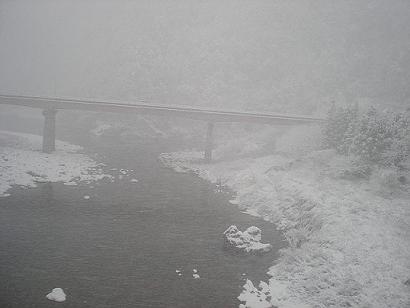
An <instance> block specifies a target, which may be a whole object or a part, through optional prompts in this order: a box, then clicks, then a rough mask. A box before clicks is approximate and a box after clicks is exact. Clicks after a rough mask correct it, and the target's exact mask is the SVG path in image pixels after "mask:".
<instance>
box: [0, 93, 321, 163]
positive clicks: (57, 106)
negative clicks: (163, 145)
mask: <svg viewBox="0 0 410 308" xmlns="http://www.w3.org/2000/svg"><path fill="white" fill-rule="evenodd" d="M0 104H3V105H15V106H23V107H30V108H38V109H42V110H43V115H44V129H43V151H44V152H46V153H51V152H53V151H54V150H55V123H56V113H57V111H58V110H83V111H94V112H114V113H136V114H146V115H156V116H168V117H184V118H189V119H194V120H200V121H204V122H207V123H208V128H207V134H206V143H205V161H206V162H210V161H211V159H212V146H213V129H214V125H215V123H218V122H250V123H259V124H269V125H301V124H309V123H321V122H323V121H325V120H324V119H323V118H315V117H309V116H299V115H285V114H272V113H253V112H238V111H229V110H211V109H201V108H190V107H179V106H164V105H151V104H145V103H139V102H138V103H130V102H115V101H102V100H98V101H97V100H81V99H64V98H51V97H34V96H17V95H1V94H0Z"/></svg>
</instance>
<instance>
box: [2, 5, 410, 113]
mask: <svg viewBox="0 0 410 308" xmlns="http://www.w3.org/2000/svg"><path fill="white" fill-rule="evenodd" d="M409 51H410V1H408V0H403V1H400V0H389V1H387V0H379V1H375V0H372V1H366V0H360V1H356V0H354V1H353V0H352V1H317V0H311V1H288V0H286V1H285V0H283V1H274V0H269V1H240V0H234V1H193V0H185V1H170V0H169V1H165V0H163V1H153V0H148V1H125V0H111V1H103V0H86V1H85V0H81V1H80V0H78V1H75V0H70V1H65V0H60V1H58V0H49V1H45V0H33V1H17V0H0V68H1V70H0V93H6V94H26V95H44V96H59V97H61V96H63V97H73V98H100V99H117V100H133V99H144V100H146V101H149V102H154V103H164V104H167V103H169V104H185V105H199V106H222V107H225V106H226V107H229V108H232V107H236V108H242V109H271V110H289V111H291V110H294V111H295V110H296V111H298V110H308V111H311V110H313V109H314V107H315V105H316V104H317V103H318V102H328V101H331V100H336V101H348V102H350V101H352V102H353V101H357V100H359V101H369V102H375V103H379V104H384V103H386V104H394V105H401V106H406V105H410V99H409V97H410V88H409V86H408V85H409V84H410V55H409Z"/></svg>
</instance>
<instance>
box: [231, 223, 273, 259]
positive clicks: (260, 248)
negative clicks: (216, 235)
mask: <svg viewBox="0 0 410 308" xmlns="http://www.w3.org/2000/svg"><path fill="white" fill-rule="evenodd" d="M224 236H225V244H226V245H227V246H228V247H230V248H234V249H238V250H241V251H245V252H268V251H270V250H271V249H272V245H271V244H263V243H261V239H262V231H261V229H259V228H258V227H255V226H252V227H249V228H248V229H246V230H245V231H244V232H242V231H240V230H239V229H238V228H237V227H236V226H234V225H232V226H230V227H229V228H228V229H226V230H225V232H224Z"/></svg>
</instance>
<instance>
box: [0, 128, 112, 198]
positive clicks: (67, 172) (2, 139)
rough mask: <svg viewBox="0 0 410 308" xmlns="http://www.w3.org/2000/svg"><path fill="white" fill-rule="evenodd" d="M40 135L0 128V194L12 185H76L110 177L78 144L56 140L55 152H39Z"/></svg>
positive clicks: (4, 193) (2, 194)
mask: <svg viewBox="0 0 410 308" xmlns="http://www.w3.org/2000/svg"><path fill="white" fill-rule="evenodd" d="M41 142H42V137H41V136H37V135H31V134H21V133H14V132H8V131H0V175H1V177H0V196H3V197H4V196H8V194H7V193H6V192H7V191H8V190H9V189H10V188H11V187H12V186H13V185H20V186H27V187H35V186H36V183H40V182H63V183H64V184H66V185H77V183H79V182H82V181H85V182H91V181H96V180H100V179H102V178H104V177H110V176H109V175H105V174H103V171H102V169H101V167H102V165H101V164H98V163H97V162H95V161H94V160H92V159H91V158H89V157H87V156H86V155H84V154H79V153H77V152H78V151H80V150H81V147H79V146H75V145H72V144H69V143H67V142H61V141H57V143H56V148H57V150H56V152H55V153H52V154H46V153H42V152H41Z"/></svg>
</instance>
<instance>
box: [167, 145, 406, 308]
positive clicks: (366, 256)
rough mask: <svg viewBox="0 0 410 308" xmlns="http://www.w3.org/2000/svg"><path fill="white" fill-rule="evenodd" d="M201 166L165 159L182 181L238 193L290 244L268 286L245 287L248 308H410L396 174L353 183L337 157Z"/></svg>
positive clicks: (179, 156) (186, 157)
mask: <svg viewBox="0 0 410 308" xmlns="http://www.w3.org/2000/svg"><path fill="white" fill-rule="evenodd" d="M201 158H202V153H199V152H177V153H168V154H162V155H161V157H160V159H161V161H162V162H163V164H165V165H166V166H168V167H171V168H173V169H174V170H176V171H178V172H194V173H196V174H197V175H198V176H200V177H201V178H204V179H206V180H208V181H211V182H213V183H218V184H219V185H226V186H228V187H230V188H231V189H233V190H234V191H236V192H237V197H236V199H235V200H233V201H232V203H233V204H238V206H239V207H240V208H241V209H242V210H243V211H245V212H247V213H249V214H251V215H255V216H260V217H263V218H264V219H265V220H268V221H270V222H272V223H274V224H276V226H277V228H278V229H280V230H282V232H284V234H285V237H286V239H287V242H288V247H287V248H284V249H282V250H281V257H280V258H279V260H278V261H277V262H275V264H274V265H273V266H272V267H270V268H269V271H268V274H269V275H270V276H271V278H270V279H269V281H267V282H261V283H260V284H259V287H258V286H257V285H258V282H256V281H254V282H252V281H250V280H248V281H247V283H246V284H245V286H244V291H243V292H242V294H241V295H240V296H239V299H240V300H241V301H242V302H243V307H272V306H276V307H386V308H387V307H403V308H404V307H408V305H409V304H410V292H409V291H410V290H409V288H410V287H409V286H408V285H407V284H406V283H405V282H406V281H407V280H408V279H409V278H410V225H409V221H410V208H409V206H408V204H409V202H410V194H409V189H408V185H407V186H406V185H403V186H402V187H389V186H388V185H387V184H388V178H389V171H388V170H384V171H383V170H380V171H379V172H378V173H377V172H376V173H377V174H376V175H375V176H374V178H371V179H370V180H364V179H353V178H349V177H348V176H347V174H348V172H346V170H349V168H350V165H351V162H349V160H348V159H347V158H344V157H341V156H339V155H337V154H336V153H335V152H333V151H329V150H326V151H311V152H310V153H308V154H306V155H304V156H302V157H298V158H292V157H291V156H289V155H270V156H263V157H258V158H242V159H236V160H233V161H220V162H215V163H213V164H203V163H201ZM254 283H255V285H256V286H255V285H254Z"/></svg>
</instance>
